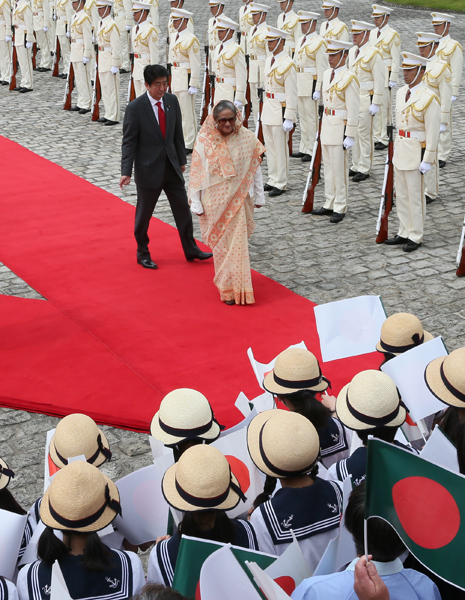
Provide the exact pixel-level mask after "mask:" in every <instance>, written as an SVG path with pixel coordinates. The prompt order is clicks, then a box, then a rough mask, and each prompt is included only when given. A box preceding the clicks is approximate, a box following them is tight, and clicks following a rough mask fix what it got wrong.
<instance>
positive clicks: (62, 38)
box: [58, 35, 71, 75]
mask: <svg viewBox="0 0 465 600" xmlns="http://www.w3.org/2000/svg"><path fill="white" fill-rule="evenodd" d="M58 41H59V42H60V52H61V58H62V59H63V73H64V74H65V75H68V73H69V57H70V55H71V47H70V44H69V39H68V38H67V37H66V35H59V36H58Z"/></svg>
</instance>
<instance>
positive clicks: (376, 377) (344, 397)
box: [336, 370, 407, 431]
mask: <svg viewBox="0 0 465 600" xmlns="http://www.w3.org/2000/svg"><path fill="white" fill-rule="evenodd" d="M336 412H337V416H338V418H339V420H340V421H342V423H343V424H344V425H345V426H346V427H348V428H349V429H354V430H355V431H364V430H366V429H374V428H375V427H399V426H400V425H402V423H403V422H404V421H405V419H406V418H407V410H406V409H405V405H404V403H403V402H402V400H401V398H400V394H399V390H398V389H397V387H396V384H395V383H394V381H393V380H392V379H391V378H390V377H389V375H386V373H383V372H382V371H372V370H369V371H362V372H361V373H358V374H357V375H355V377H354V378H353V379H352V381H351V382H350V383H348V384H347V385H345V386H344V387H343V388H342V390H341V391H340V392H339V395H338V397H337V400H336Z"/></svg>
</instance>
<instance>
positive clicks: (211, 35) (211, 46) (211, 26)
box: [208, 17, 220, 75]
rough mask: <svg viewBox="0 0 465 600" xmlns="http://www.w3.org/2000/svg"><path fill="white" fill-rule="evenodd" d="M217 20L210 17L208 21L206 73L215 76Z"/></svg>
mask: <svg viewBox="0 0 465 600" xmlns="http://www.w3.org/2000/svg"><path fill="white" fill-rule="evenodd" d="M217 23H218V20H217V18H216V17H211V18H210V19H209V20H208V51H209V54H208V71H209V74H210V75H214V74H215V69H216V49H217V47H218V46H219V44H220V40H219V39H218V29H217Z"/></svg>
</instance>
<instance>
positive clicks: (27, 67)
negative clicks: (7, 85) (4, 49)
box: [16, 46, 32, 89]
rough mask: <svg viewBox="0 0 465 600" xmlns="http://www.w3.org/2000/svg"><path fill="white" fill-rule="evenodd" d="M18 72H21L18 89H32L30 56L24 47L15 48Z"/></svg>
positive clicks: (29, 52) (29, 51)
mask: <svg viewBox="0 0 465 600" xmlns="http://www.w3.org/2000/svg"><path fill="white" fill-rule="evenodd" d="M16 52H17V54H18V62H19V70H20V71H21V84H20V87H24V88H28V89H32V54H31V50H28V49H27V48H26V46H16Z"/></svg>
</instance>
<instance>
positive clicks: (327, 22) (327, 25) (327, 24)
mask: <svg viewBox="0 0 465 600" xmlns="http://www.w3.org/2000/svg"><path fill="white" fill-rule="evenodd" d="M328 29H329V21H326V31H328Z"/></svg>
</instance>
